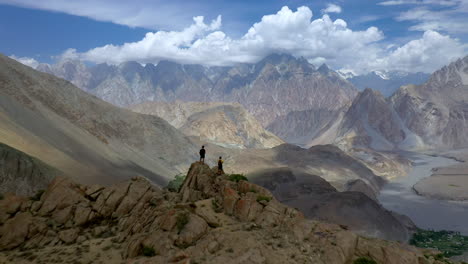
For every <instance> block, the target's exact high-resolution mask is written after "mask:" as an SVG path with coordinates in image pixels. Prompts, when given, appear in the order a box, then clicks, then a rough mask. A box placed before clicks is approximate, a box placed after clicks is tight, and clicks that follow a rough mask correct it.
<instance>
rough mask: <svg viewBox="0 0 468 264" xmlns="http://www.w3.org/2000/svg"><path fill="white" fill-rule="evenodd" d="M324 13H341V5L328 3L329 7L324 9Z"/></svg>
mask: <svg viewBox="0 0 468 264" xmlns="http://www.w3.org/2000/svg"><path fill="white" fill-rule="evenodd" d="M322 13H324V14H326V13H341V7H340V6H339V5H335V4H328V5H327V8H325V9H322Z"/></svg>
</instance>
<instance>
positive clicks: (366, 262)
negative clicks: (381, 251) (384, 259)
mask: <svg viewBox="0 0 468 264" xmlns="http://www.w3.org/2000/svg"><path fill="white" fill-rule="evenodd" d="M353 264H377V262H375V260H373V259H370V258H365V257H360V258H358V259H356V260H355V261H354V262H353Z"/></svg>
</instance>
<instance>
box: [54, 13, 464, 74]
mask: <svg viewBox="0 0 468 264" xmlns="http://www.w3.org/2000/svg"><path fill="white" fill-rule="evenodd" d="M312 17H313V14H312V10H310V9H309V8H308V7H300V8H298V9H297V10H296V11H293V10H291V9H289V8H288V7H283V8H282V9H281V10H280V11H278V12H277V13H276V14H271V15H265V16H263V17H262V19H261V21H259V22H257V23H255V24H254V25H252V26H251V27H250V29H249V30H248V31H247V33H245V34H244V35H243V36H242V37H241V38H238V39H234V38H231V37H229V36H228V35H227V34H226V33H224V32H223V31H221V30H220V29H221V26H222V25H221V17H218V18H217V19H216V20H213V21H211V23H205V21H204V18H203V17H195V18H194V22H193V24H192V25H190V26H189V27H187V28H185V29H183V30H181V31H158V32H149V33H147V34H146V36H145V37H144V38H143V39H142V40H140V41H137V42H131V43H125V44H123V45H112V44H109V45H105V46H102V47H97V48H94V49H91V50H89V51H86V52H83V53H78V52H76V50H73V49H69V50H67V51H66V52H65V53H64V54H63V55H62V57H63V58H73V59H76V58H79V59H82V60H87V61H91V62H95V63H104V62H106V63H110V64H119V63H122V62H125V61H138V62H139V63H142V64H145V63H158V62H159V61H161V60H171V61H176V62H178V63H184V64H203V65H209V66H210V65H219V66H221V65H233V64H236V63H254V62H257V61H258V60H260V59H262V58H263V57H264V56H266V55H269V54H271V53H289V54H292V55H294V56H296V57H301V56H302V57H304V58H306V59H307V60H309V61H310V62H312V63H317V64H318V63H323V62H326V63H327V64H328V65H330V66H331V67H332V68H334V69H347V70H352V71H353V72H355V73H357V74H360V73H365V72H368V71H372V70H381V69H387V70H389V69H395V70H403V71H410V72H414V71H424V72H432V71H434V70H436V69H437V68H438V67H440V66H442V65H444V64H447V63H448V62H450V61H451V60H452V59H453V58H457V57H461V56H464V55H465V53H466V52H467V50H468V49H467V46H466V45H463V44H461V43H460V41H459V40H457V39H454V38H451V37H450V36H448V35H443V34H440V33H438V32H436V31H431V30H429V31H427V32H425V33H424V34H423V35H422V36H421V38H419V39H415V40H411V41H408V42H407V43H406V44H405V45H402V46H397V45H395V44H392V45H388V43H383V42H381V40H382V39H383V38H384V35H383V33H382V32H381V31H380V30H379V29H377V28H376V27H369V28H368V29H366V30H363V31H353V30H351V29H350V28H348V25H347V23H346V22H345V21H344V20H342V19H336V20H332V19H330V17H329V16H328V15H326V14H325V15H323V16H322V17H319V18H316V19H312Z"/></svg>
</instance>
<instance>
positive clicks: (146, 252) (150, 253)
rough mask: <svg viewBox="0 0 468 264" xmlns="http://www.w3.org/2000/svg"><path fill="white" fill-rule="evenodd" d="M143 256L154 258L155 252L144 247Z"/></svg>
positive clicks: (150, 248)
mask: <svg viewBox="0 0 468 264" xmlns="http://www.w3.org/2000/svg"><path fill="white" fill-rule="evenodd" d="M143 256H145V257H154V256H156V251H155V250H154V248H152V247H144V248H143Z"/></svg>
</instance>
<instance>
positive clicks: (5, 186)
mask: <svg viewBox="0 0 468 264" xmlns="http://www.w3.org/2000/svg"><path fill="white" fill-rule="evenodd" d="M60 174H62V173H61V172H59V171H58V170H56V169H54V168H52V167H50V166H48V165H47V164H45V163H43V162H42V161H40V160H38V159H36V158H33V157H31V156H29V155H27V154H25V153H23V152H21V151H18V150H16V149H14V148H11V147H9V146H7V145H5V144H1V143H0V194H5V193H13V194H16V195H19V196H32V195H33V194H35V193H36V192H37V191H39V190H44V189H45V188H46V187H47V185H48V184H49V182H50V181H52V179H53V178H54V177H55V176H57V175H60Z"/></svg>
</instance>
